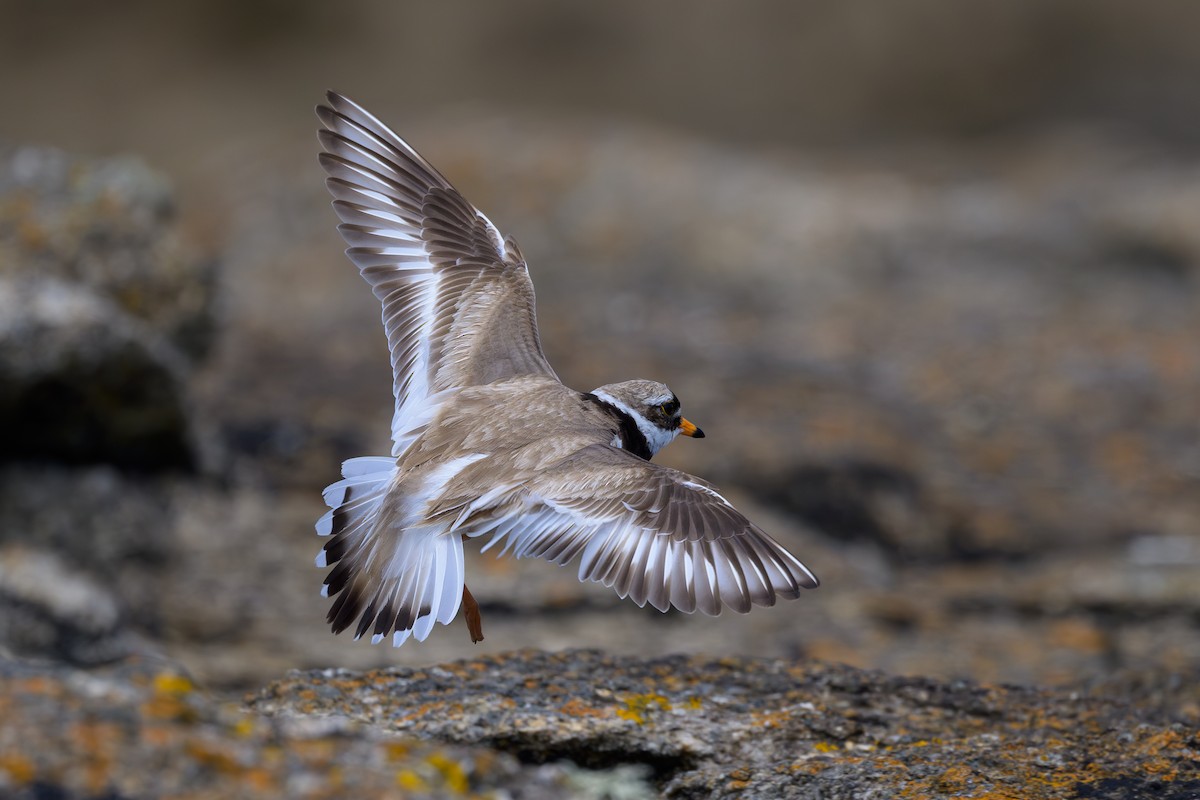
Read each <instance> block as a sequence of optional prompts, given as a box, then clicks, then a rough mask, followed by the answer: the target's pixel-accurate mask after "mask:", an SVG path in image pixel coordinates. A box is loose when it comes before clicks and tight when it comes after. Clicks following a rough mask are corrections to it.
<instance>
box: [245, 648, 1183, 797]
mask: <svg viewBox="0 0 1200 800" xmlns="http://www.w3.org/2000/svg"><path fill="white" fill-rule="evenodd" d="M251 707H252V708H254V709H256V710H257V711H259V712H261V713H265V714H268V715H270V716H275V717H279V718H284V719H293V718H303V719H313V718H318V719H319V718H324V717H334V718H342V717H350V718H353V719H356V720H359V721H361V722H363V723H365V724H367V725H369V726H370V727H372V728H373V729H375V730H378V731H387V732H393V733H398V734H403V735H409V736H418V737H421V738H423V739H426V740H431V741H435V742H442V743H447V744H454V745H460V746H463V745H487V746H489V747H494V748H497V749H499V750H503V751H507V752H509V753H513V754H515V755H517V756H518V757H519V758H520V759H522V760H523V761H526V762H531V763H544V762H557V761H559V760H562V759H566V760H569V761H572V762H574V763H576V764H578V765H581V766H585V767H590V768H594V769H610V768H612V767H613V766H614V765H617V764H631V763H632V764H644V765H646V766H647V767H649V768H650V769H651V770H652V771H653V776H654V778H655V780H656V782H657V785H658V786H659V788H660V789H661V791H662V792H663V794H664V796H667V797H731V798H732V797H763V798H768V797H770V798H774V797H798V798H813V800H815V799H816V798H824V800H839V799H840V798H845V800H851V798H854V799H856V800H857V799H858V798H868V797H878V798H885V797H886V798H897V797H914V798H916V797H939V796H953V797H959V798H971V797H978V798H984V797H989V798H997V797H1014V798H1015V797H1021V798H1026V799H1027V800H1039V799H1040V798H1046V800H1050V798H1062V797H1112V796H1116V794H1114V793H1119V796H1121V797H1122V798H1127V800H1141V799H1143V798H1144V800H1150V798H1159V799H1161V798H1173V799H1174V800H1184V798H1192V797H1194V796H1195V794H1196V793H1197V792H1200V738H1197V735H1196V730H1195V727H1194V725H1191V724H1184V723H1183V722H1182V721H1173V720H1172V719H1171V718H1170V717H1169V716H1165V715H1163V716H1159V715H1155V714H1150V713H1147V712H1144V711H1139V710H1137V709H1136V708H1135V707H1131V706H1129V705H1127V704H1126V703H1124V702H1121V701H1118V700H1113V699H1109V698H1104V697H1081V696H1079V695H1076V694H1068V693H1062V692H1052V691H1039V690H1035V689H1023V688H1018V687H1005V686H984V685H979V684H975V683H970V682H965V681H955V682H944V681H937V680H932V679H928V678H901V677H892V676H887V675H884V674H882V673H876V672H864V671H860V670H855V669H852V668H849V667H840V666H833V665H825V664H819V663H813V662H789V661H771V660H756V659H740V658H723V659H714V658H709V657H684V656H678V657H669V658H661V659H639V658H633V657H615V656H609V655H604V654H602V653H599V652H595V651H566V652H562V653H556V654H550V653H544V652H535V651H526V652H519V653H513V654H508V655H502V656H497V657H493V658H479V659H471V660H466V661H458V662H453V663H448V664H442V665H438V666H431V667H426V668H419V669H413V668H403V669H401V668H394V669H385V670H376V671H371V672H361V673H359V672H348V671H328V672H307V673H296V674H293V675H291V676H289V677H288V678H286V679H284V680H282V681H278V682H276V683H275V684H273V685H272V686H270V687H269V688H267V689H266V690H264V691H262V692H261V693H260V694H259V695H258V696H257V697H256V698H254V699H253V700H252V702H251Z"/></svg>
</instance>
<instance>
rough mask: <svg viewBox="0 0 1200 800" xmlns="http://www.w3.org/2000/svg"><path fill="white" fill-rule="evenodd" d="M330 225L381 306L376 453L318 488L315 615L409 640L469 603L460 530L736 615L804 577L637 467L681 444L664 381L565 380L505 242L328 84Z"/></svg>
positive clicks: (686, 491)
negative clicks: (385, 361) (333, 215)
mask: <svg viewBox="0 0 1200 800" xmlns="http://www.w3.org/2000/svg"><path fill="white" fill-rule="evenodd" d="M317 116H318V117H319V118H320V120H321V123H322V124H323V129H322V130H321V131H320V133H319V138H320V142H321V145H322V147H323V149H324V152H323V153H321V156H320V162H321V166H322V167H323V168H324V169H325V172H326V173H327V174H328V179H327V180H326V186H327V187H328V188H329V191H330V193H331V194H332V195H333V207H334V210H335V211H336V212H337V215H338V218H339V219H340V220H341V224H340V225H339V226H338V231H339V232H340V233H341V235H342V238H343V239H344V240H345V241H346V244H347V245H348V246H349V249H348V250H346V254H347V255H348V256H349V258H350V260H351V261H352V262H353V263H354V264H355V266H357V267H358V270H359V272H360V273H361V275H362V277H363V279H364V280H366V282H367V283H368V284H369V285H370V286H371V289H372V290H373V291H374V293H375V296H376V297H377V298H379V301H380V302H381V303H382V304H383V326H384V330H385V331H386V333H387V340H388V347H389V350H390V352H391V361H392V376H393V394H394V396H395V404H396V407H395V415H394V416H393V417H392V452H391V455H390V456H367V457H361V458H352V459H350V460H349V461H346V462H345V463H344V464H343V467H342V479H341V480H339V481H337V482H336V483H334V484H332V485H330V486H329V487H328V488H326V489H325V492H324V496H325V502H326V504H327V505H328V506H329V508H330V510H329V511H328V512H327V513H326V514H325V515H324V516H323V517H321V519H320V520H319V521H318V522H317V526H316V527H317V532H318V533H319V534H320V535H321V536H323V537H325V544H324V547H323V548H322V549H321V552H320V553H319V554H318V556H317V565H318V566H319V567H331V569H330V570H329V572H328V573H327V574H326V576H325V580H324V585H323V587H322V594H323V595H325V596H327V597H331V598H333V604H332V606H331V608H330V610H329V614H328V619H327V621H328V622H329V624H330V625H331V626H332V628H333V631H334V633H340V632H341V631H343V630H346V629H348V628H351V627H353V629H354V636H355V638H361V637H363V636H367V635H370V637H371V640H372V641H373V642H379V641H381V640H382V639H383V638H384V637H386V636H389V635H390V636H391V639H392V644H393V645H394V646H396V647H399V646H400V645H401V644H403V643H404V642H405V641H406V640H407V639H408V638H409V637H410V636H414V637H416V639H417V640H419V641H423V640H424V639H425V638H426V637H427V636H428V635H429V633H430V631H431V630H432V629H433V626H434V623H435V622H441V623H443V624H449V623H450V622H451V621H452V620H453V619H454V618H455V616H457V614H458V612H459V608H460V606H461V608H462V609H463V613H464V617H465V618H466V622H467V626H468V630H469V632H470V634H471V639H472V641H476V642H478V641H480V640H481V639H482V638H483V630H482V621H481V618H480V614H479V606H478V603H477V602H476V601H475V599H474V597H472V595H471V593H470V591H469V590H468V589H467V585H466V576H465V568H464V559H463V542H464V541H465V540H466V539H474V538H477V537H487V543H486V545H485V546H484V548H483V549H484V550H487V549H489V548H492V547H500V552H501V555H504V554H511V555H513V556H515V557H517V558H523V557H537V558H542V559H545V560H547V561H551V562H553V563H555V564H559V565H565V564H567V563H568V562H571V561H573V560H574V559H576V558H578V559H579V579H580V580H581V581H582V580H588V581H596V582H599V583H602V584H604V585H605V586H609V587H611V588H612V589H614V590H615V591H616V592H617V594H618V595H620V596H621V597H628V598H630V599H631V600H633V602H635V603H637V604H638V605H639V606H644V605H645V604H646V603H650V604H651V605H652V606H654V607H655V608H657V609H659V610H660V611H666V610H667V609H668V608H670V607H674V608H677V609H679V610H680V611H684V612H688V613H691V612H694V611H697V610H699V611H701V612H703V613H705V614H709V615H716V614H719V613H720V611H721V608H722V606H727V607H729V608H731V609H733V610H734V611H737V612H739V613H745V612H747V611H749V610H750V608H751V606H753V605H760V606H770V605H774V604H775V601H776V599H778V598H781V597H783V598H795V597H797V596H799V594H800V590H801V589H802V588H806V589H811V588H815V587H816V586H817V579H816V577H815V576H814V575H813V574H812V572H810V571H809V570H808V568H807V567H805V566H804V565H803V564H802V563H800V561H799V560H797V559H796V557H795V556H793V555H792V554H791V553H789V552H788V551H787V550H785V549H784V548H783V547H782V546H781V545H780V544H779V543H778V542H776V541H775V540H774V539H772V538H771V537H770V536H768V535H767V534H766V533H764V532H763V531H762V530H760V529H759V528H758V526H756V525H754V524H753V523H752V522H750V521H749V520H748V519H746V517H745V516H743V515H742V514H741V513H740V512H739V511H738V510H737V509H735V508H734V507H733V506H732V505H731V504H730V503H729V501H728V500H726V499H725V497H723V496H722V495H721V493H720V492H719V491H717V489H716V488H715V487H714V486H712V485H711V484H709V483H707V482H706V481H704V480H701V479H700V478H697V477H694V476H692V475H689V474H687V473H685V472H681V471H679V470H675V469H671V468H669V467H664V466H660V465H658V464H654V463H652V462H651V460H650V459H651V458H652V457H653V456H654V454H655V453H657V452H658V451H659V450H661V449H662V448H663V447H665V446H666V445H667V444H668V443H670V442H671V441H672V440H673V439H675V437H676V436H678V435H679V434H683V435H684V436H690V437H693V438H701V437H703V436H704V433H703V432H702V431H701V430H700V429H699V428H698V427H696V426H695V425H694V424H692V423H691V422H689V421H688V420H686V419H684V418H683V416H682V415H681V413H680V404H679V398H677V397H676V396H675V394H674V393H673V392H672V391H671V390H670V389H669V388H667V386H666V385H664V384H662V383H658V382H656V381H650V380H629V381H622V382H620V383H610V384H606V385H604V386H600V387H598V388H596V389H593V390H591V391H590V392H578V391H575V390H574V389H571V388H568V387H567V386H564V385H563V383H562V382H561V381H560V380H559V379H558V376H557V375H556V374H555V373H554V370H553V369H551V367H550V364H549V363H547V361H546V357H545V355H543V353H542V346H541V342H540V340H539V338H538V331H537V320H536V318H535V315H534V295H533V283H532V282H531V281H530V278H529V270H528V268H527V266H526V264H525V259H524V257H523V256H522V255H521V251H520V249H518V247H517V243H516V242H515V241H514V240H513V239H512V238H511V237H506V236H504V235H503V234H501V233H500V231H499V230H497V229H496V226H495V225H493V224H492V223H491V222H490V221H489V220H488V218H487V217H485V216H484V215H483V213H482V212H480V211H479V210H477V209H476V208H475V207H474V206H472V205H471V204H470V203H468V202H467V201H466V200H465V199H464V198H463V196H462V195H460V194H459V193H458V192H457V191H456V190H455V189H454V187H453V186H451V185H450V183H449V181H447V180H446V179H445V178H444V177H442V174H441V173H440V172H438V171H437V170H436V169H435V168H434V167H433V165H432V164H430V163H429V162H428V161H426V160H425V159H424V158H423V157H422V156H421V155H420V154H419V153H417V151H416V150H414V149H413V148H412V147H411V146H409V144H408V143H407V142H405V141H404V140H403V139H401V138H400V137H399V136H397V135H396V134H395V133H393V132H392V131H391V130H390V129H389V128H388V127H387V126H386V125H384V124H383V123H382V122H380V121H379V120H378V119H376V118H375V117H374V116H372V115H371V114H370V113H369V112H367V111H366V110H365V109H364V108H363V107H362V106H360V105H358V104H356V103H354V102H353V101H351V100H349V99H348V98H346V97H343V96H341V95H339V94H337V93H335V92H330V93H328V95H327V102H326V104H324V105H321V106H318V108H317Z"/></svg>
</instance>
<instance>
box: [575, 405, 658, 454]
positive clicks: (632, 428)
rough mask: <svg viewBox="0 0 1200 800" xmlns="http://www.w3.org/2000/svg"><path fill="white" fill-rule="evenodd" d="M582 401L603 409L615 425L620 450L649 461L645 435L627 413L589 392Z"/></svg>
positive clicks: (648, 444)
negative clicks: (619, 441) (619, 438)
mask: <svg viewBox="0 0 1200 800" xmlns="http://www.w3.org/2000/svg"><path fill="white" fill-rule="evenodd" d="M583 399H584V400H590V401H591V402H593V403H595V404H596V405H598V406H600V407H601V408H603V409H604V410H605V411H607V412H608V415H609V416H610V417H612V418H613V421H614V422H616V423H617V435H618V436H620V437H621V445H622V449H624V450H628V451H629V452H631V453H633V454H634V455H635V456H637V457H638V458H644V459H646V460H647V461H649V460H650V457H651V456H653V455H654V454H653V453H651V452H650V443H649V442H648V441H646V435H645V434H644V433H642V430H641V428H639V427H638V426H637V422H636V421H635V420H634V419H633V416H632V415H630V414H629V412H628V411H623V410H621V409H619V408H617V407H616V406H614V405H613V404H612V403H609V402H607V401H605V400H601V399H600V398H599V397H596V395H594V394H592V393H591V392H588V393H587V394H585V395H584V396H583Z"/></svg>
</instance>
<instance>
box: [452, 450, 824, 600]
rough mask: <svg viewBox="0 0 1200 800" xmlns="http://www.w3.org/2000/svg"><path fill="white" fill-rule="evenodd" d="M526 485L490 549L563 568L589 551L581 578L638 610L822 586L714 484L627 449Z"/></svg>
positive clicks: (566, 465)
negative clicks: (606, 588) (626, 599)
mask: <svg viewBox="0 0 1200 800" xmlns="http://www.w3.org/2000/svg"><path fill="white" fill-rule="evenodd" d="M523 488H524V492H523V493H522V494H521V495H520V496H519V497H517V498H514V500H515V501H516V502H517V503H519V504H520V506H519V507H513V506H512V505H510V506H509V507H508V508H507V509H505V511H508V512H512V513H501V514H499V515H497V516H496V517H495V518H494V523H492V524H491V525H490V526H489V527H490V532H492V533H493V537H492V540H491V541H490V542H488V544H487V546H486V547H485V548H484V549H485V550H486V549H487V548H488V547H491V546H492V545H494V544H496V542H498V541H500V540H502V539H507V541H505V543H504V551H503V552H508V551H509V550H511V551H512V552H513V554H514V555H515V556H517V557H518V558H520V557H522V556H537V557H539V558H544V559H546V560H548V561H553V562H554V563H557V564H566V563H567V562H569V561H570V560H571V559H573V558H574V557H575V556H576V555H580V554H582V559H581V561H580V564H579V579H580V580H585V579H586V580H591V581H598V582H600V583H603V584H604V585H605V586H611V587H612V588H613V589H615V590H616V592H617V594H619V595H620V596H621V597H626V596H628V597H630V598H631V599H632V600H633V601H634V602H635V603H637V604H638V605H639V606H644V605H645V604H646V603H647V602H649V603H650V604H651V605H653V606H654V607H655V608H657V609H659V610H660V611H666V610H667V607H668V606H674V607H675V608H678V609H680V610H681V611H686V612H689V613H690V612H692V611H695V610H696V609H699V610H700V611H703V612H704V613H705V614H710V615H714V616H715V615H716V614H719V613H720V611H721V606H722V604H724V605H727V606H729V607H730V608H732V609H733V610H734V611H737V612H740V613H745V612H746V611H749V610H750V606H751V604H753V605H760V606H770V605H774V604H775V599H776V598H777V597H787V598H794V597H797V596H799V594H800V589H802V588H806V589H812V588H815V587H816V586H817V583H818V581H817V579H816V577H815V576H814V575H813V574H812V573H811V572H809V570H808V568H807V567H805V566H804V565H803V564H801V563H800V561H799V560H797V559H796V557H795V556H793V555H792V554H791V553H789V552H788V551H787V550H785V549H784V548H783V547H782V546H781V545H780V544H779V543H778V542H776V541H775V540H774V539H772V538H771V537H770V536H768V535H767V534H765V533H763V531H762V530H761V529H759V528H758V527H757V526H756V525H754V524H753V523H752V522H750V521H749V520H748V519H746V518H745V517H744V516H742V514H741V512H739V511H738V510H737V509H735V508H734V507H733V506H732V505H730V503H729V501H728V500H726V499H725V498H724V497H722V496H721V495H720V493H718V492H717V490H716V489H714V488H713V487H712V486H711V485H710V484H708V483H706V482H705V481H702V480H700V479H699V478H696V477H693V476H691V475H688V474H687V473H685V472H680V471H678V470H674V469H670V468H668V467H663V466H659V465H658V464H653V463H651V462H649V461H644V460H642V459H640V458H637V457H636V456H633V455H631V454H630V453H628V452H626V451H624V450H619V449H617V448H613V447H609V446H607V445H592V446H589V447H585V448H583V449H582V450H580V451H578V452H576V453H575V454H574V455H572V456H570V457H569V458H567V459H566V460H564V461H562V462H559V463H558V464H556V465H555V466H554V467H553V468H552V469H550V470H547V471H545V472H542V473H540V474H539V475H538V476H536V477H535V478H533V479H532V480H529V481H527V482H525V483H524V484H523ZM497 510H499V509H497ZM464 522H465V520H464ZM485 532H487V531H485Z"/></svg>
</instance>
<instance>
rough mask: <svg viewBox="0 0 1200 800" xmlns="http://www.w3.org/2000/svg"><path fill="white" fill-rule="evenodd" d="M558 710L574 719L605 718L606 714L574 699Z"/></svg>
mask: <svg viewBox="0 0 1200 800" xmlns="http://www.w3.org/2000/svg"><path fill="white" fill-rule="evenodd" d="M558 710H559V711H561V712H562V713H564V714H567V715H568V716H572V717H603V716H604V712H603V711H601V710H600V709H598V708H595V707H593V706H589V705H588V704H587V703H585V702H583V701H582V700H580V699H579V698H578V697H573V698H571V699H570V700H568V701H567V702H566V703H563V704H562V705H561V706H559V707H558Z"/></svg>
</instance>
